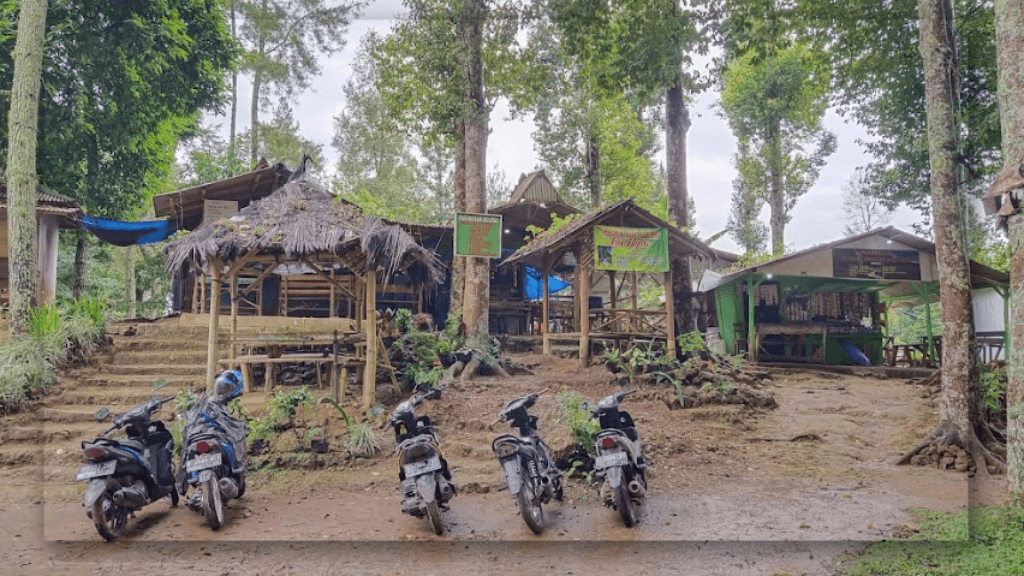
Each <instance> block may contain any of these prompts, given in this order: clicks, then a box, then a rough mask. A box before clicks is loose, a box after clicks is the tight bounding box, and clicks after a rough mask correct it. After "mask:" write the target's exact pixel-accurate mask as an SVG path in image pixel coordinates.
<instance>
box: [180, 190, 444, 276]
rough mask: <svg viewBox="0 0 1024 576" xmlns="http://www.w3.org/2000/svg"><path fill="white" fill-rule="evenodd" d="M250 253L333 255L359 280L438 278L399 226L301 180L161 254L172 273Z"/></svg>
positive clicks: (294, 257)
mask: <svg viewBox="0 0 1024 576" xmlns="http://www.w3.org/2000/svg"><path fill="white" fill-rule="evenodd" d="M254 250H255V251H256V254H259V255H273V256H276V257H278V259H279V260H281V261H298V260H300V259H302V258H308V259H311V260H313V259H320V260H322V257H323V256H332V255H333V256H335V257H337V258H338V259H339V260H340V261H341V262H342V263H343V264H344V265H345V266H347V267H348V268H349V269H351V270H353V271H355V272H358V273H360V274H363V273H365V272H367V271H369V270H373V269H379V270H381V272H382V274H383V276H384V279H385V281H387V279H389V278H391V277H392V276H393V275H394V274H395V273H396V272H398V271H407V272H409V274H410V276H411V277H412V278H413V280H414V281H416V282H417V283H422V284H435V283H438V282H439V281H440V280H441V278H442V267H441V264H440V261H439V260H438V258H437V255H436V254H435V253H433V252H431V251H429V250H427V249H425V248H423V247H421V246H420V245H419V244H417V243H416V241H415V240H414V239H413V238H412V236H410V235H409V234H407V233H406V232H405V231H404V230H402V229H401V227H399V226H397V225H393V224H387V223H385V222H383V221H381V220H380V219H378V218H374V217H372V216H364V215H363V214H362V212H360V210H359V209H358V208H357V207H356V206H355V205H354V204H352V203H350V202H346V201H344V200H342V199H339V198H336V197H335V196H333V195H331V194H329V193H328V192H326V191H325V190H323V189H322V188H320V187H319V186H318V185H317V184H315V183H314V182H312V181H311V180H309V179H308V178H306V177H300V178H298V179H294V180H291V181H289V182H288V183H286V184H285V185H284V186H282V187H281V188H280V189H278V190H277V191H275V192H274V193H273V194H271V195H270V196H267V197H266V198H263V199H260V200H256V201H253V202H252V203H251V204H250V205H249V206H246V207H245V208H243V209H241V210H240V211H239V212H238V213H237V214H235V215H234V216H232V217H230V218H226V219H223V220H220V221H218V222H209V223H206V224H203V225H201V226H200V227H198V228H196V229H195V230H194V231H193V232H190V233H189V234H186V235H185V236H183V237H182V238H180V239H177V240H174V241H172V242H171V243H170V244H169V245H168V247H167V248H166V249H165V254H166V256H167V268H168V270H170V271H171V272H172V273H173V272H175V271H177V270H180V269H181V267H182V266H184V265H186V264H187V263H188V262H195V263H197V264H199V265H200V266H205V265H206V264H207V263H208V262H209V261H210V260H211V259H212V258H218V259H219V260H220V261H221V262H222V263H224V264H230V263H231V262H233V261H236V260H238V259H239V258H242V257H244V256H245V255H247V254H249V253H250V252H253V251H254Z"/></svg>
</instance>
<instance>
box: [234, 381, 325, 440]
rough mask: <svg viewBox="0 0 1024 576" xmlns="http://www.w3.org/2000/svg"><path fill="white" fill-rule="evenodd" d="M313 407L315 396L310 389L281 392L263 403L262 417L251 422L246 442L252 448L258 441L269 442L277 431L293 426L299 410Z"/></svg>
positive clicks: (304, 387)
mask: <svg viewBox="0 0 1024 576" xmlns="http://www.w3.org/2000/svg"><path fill="white" fill-rule="evenodd" d="M312 405H313V396H312V394H310V393H309V388H308V387H306V386H303V387H301V388H295V389H292V390H291V391H288V392H285V391H284V390H280V391H278V392H277V394H275V395H274V396H271V397H269V398H267V399H266V401H264V403H263V414H262V416H261V417H260V418H259V419H257V420H254V421H251V422H250V426H249V435H248V437H247V438H246V440H247V441H248V443H249V446H250V447H251V446H252V444H253V442H255V441H257V440H264V441H269V440H270V439H271V438H273V437H274V434H275V433H276V432H277V430H279V429H282V428H284V427H287V426H289V425H291V424H292V421H293V419H294V418H295V414H296V412H297V411H298V410H299V408H303V409H305V410H309V409H310V407H311V406H312Z"/></svg>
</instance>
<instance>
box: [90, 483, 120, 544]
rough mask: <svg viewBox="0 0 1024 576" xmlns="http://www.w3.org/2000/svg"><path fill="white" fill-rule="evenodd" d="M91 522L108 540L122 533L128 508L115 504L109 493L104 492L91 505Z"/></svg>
mask: <svg viewBox="0 0 1024 576" xmlns="http://www.w3.org/2000/svg"><path fill="white" fill-rule="evenodd" d="M92 522H93V524H95V525H96V531H97V532H99V533H100V536H102V537H103V539H104V540H106V541H108V542H109V541H111V540H114V539H116V538H119V537H120V536H121V534H123V533H124V527H125V524H127V523H128V509H127V508H125V507H124V506H121V505H120V504H115V503H114V501H113V500H112V499H111V497H110V494H109V493H105V494H103V495H102V496H100V497H99V499H98V500H96V502H94V503H93V505H92Z"/></svg>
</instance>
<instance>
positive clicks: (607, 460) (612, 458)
mask: <svg viewBox="0 0 1024 576" xmlns="http://www.w3.org/2000/svg"><path fill="white" fill-rule="evenodd" d="M628 463H629V456H628V455H626V453H625V452H609V453H607V454H601V455H600V456H598V457H597V459H596V460H594V469H596V470H604V469H605V468H611V467H612V466H625V465H626V464H628Z"/></svg>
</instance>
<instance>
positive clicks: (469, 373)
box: [459, 354, 481, 382]
mask: <svg viewBox="0 0 1024 576" xmlns="http://www.w3.org/2000/svg"><path fill="white" fill-rule="evenodd" d="M480 364H481V362H480V357H479V356H477V355H476V354H474V355H473V357H472V358H470V359H469V363H467V364H466V369H465V370H463V371H462V376H461V377H460V378H459V381H461V382H469V381H470V380H472V379H473V377H474V376H476V374H477V372H479V371H480Z"/></svg>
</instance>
